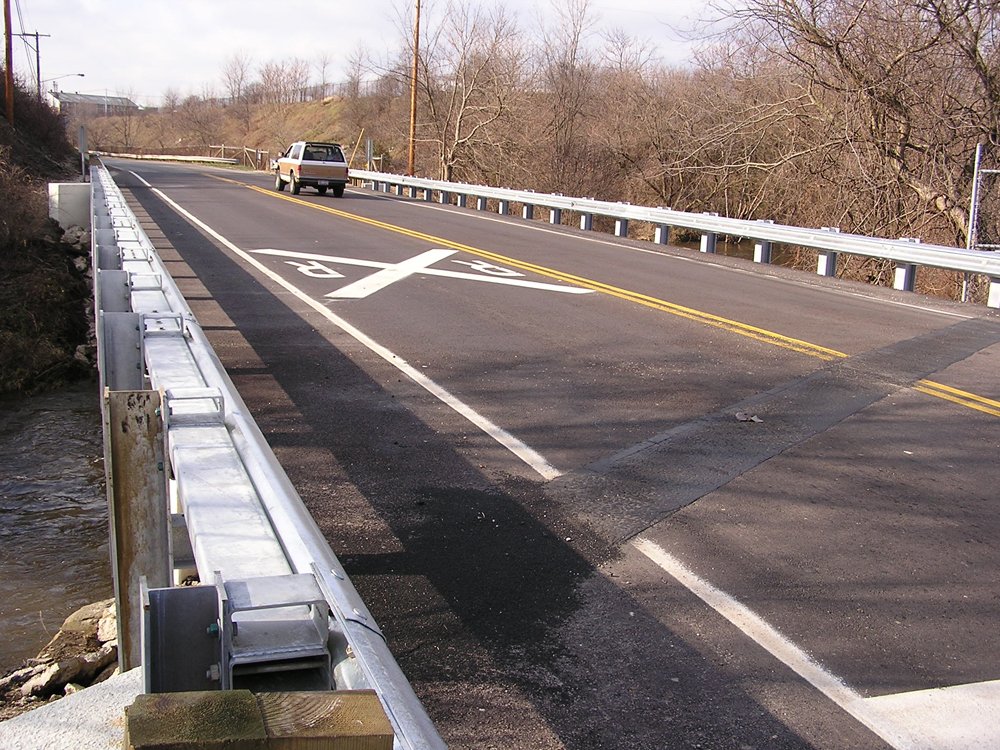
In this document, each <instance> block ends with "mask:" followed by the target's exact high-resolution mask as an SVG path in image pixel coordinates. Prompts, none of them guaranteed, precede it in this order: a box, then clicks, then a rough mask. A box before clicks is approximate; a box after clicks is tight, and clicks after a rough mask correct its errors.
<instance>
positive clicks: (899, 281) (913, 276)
mask: <svg viewBox="0 0 1000 750" xmlns="http://www.w3.org/2000/svg"><path fill="white" fill-rule="evenodd" d="M916 281H917V267H916V266H915V265H913V264H912V263H900V264H897V265H896V273H895V277H894V278H893V282H892V288H893V289H898V290H900V291H901V292H912V291H913V286H914V284H916Z"/></svg>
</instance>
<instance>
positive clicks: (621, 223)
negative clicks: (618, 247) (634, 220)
mask: <svg viewBox="0 0 1000 750" xmlns="http://www.w3.org/2000/svg"><path fill="white" fill-rule="evenodd" d="M615 237H628V219H615Z"/></svg>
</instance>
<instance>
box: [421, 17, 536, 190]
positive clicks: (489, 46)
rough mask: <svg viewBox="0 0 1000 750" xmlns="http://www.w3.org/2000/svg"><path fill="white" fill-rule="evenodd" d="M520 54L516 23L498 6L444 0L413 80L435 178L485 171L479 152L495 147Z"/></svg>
mask: <svg viewBox="0 0 1000 750" xmlns="http://www.w3.org/2000/svg"><path fill="white" fill-rule="evenodd" d="M520 57H521V48H520V39H519V35H518V31H517V28H516V26H515V24H514V23H513V21H512V19H511V18H510V17H509V16H508V15H507V14H506V12H505V11H504V10H503V8H502V7H500V6H497V7H495V8H494V9H493V10H490V11H486V10H483V9H482V8H481V7H478V6H476V7H470V6H469V5H467V4H465V3H449V4H448V6H447V8H446V10H445V20H444V22H443V23H442V24H441V25H440V26H439V27H438V28H437V29H436V30H435V31H434V32H433V33H432V34H431V35H430V38H429V39H428V41H427V43H426V45H425V51H424V54H423V55H422V56H421V62H422V75H421V77H420V82H419V83H420V87H421V89H422V92H423V103H424V104H425V107H426V110H425V111H426V115H425V116H424V118H423V120H424V121H423V123H422V127H421V131H422V135H423V139H424V140H425V141H427V142H431V143H433V144H434V146H435V150H436V152H437V156H438V170H439V173H440V176H441V179H445V180H451V179H453V178H454V177H455V173H456V170H459V171H461V172H462V174H463V176H465V177H466V178H470V177H472V176H474V175H481V174H482V173H483V172H484V171H488V168H487V169H484V167H485V166H486V165H484V164H483V163H482V158H483V157H484V156H485V155H486V153H488V152H489V151H490V150H493V151H494V153H496V151H497V150H498V149H499V148H500V141H501V140H502V138H503V137H502V132H503V130H504V129H503V128H502V127H501V123H502V122H503V121H504V120H505V118H506V117H507V116H508V115H509V113H510V101H511V99H512V97H513V96H514V95H515V92H516V91H518V90H519V89H520V87H521V81H520V64H519V59H520ZM474 155H477V156H478V158H473V157H474Z"/></svg>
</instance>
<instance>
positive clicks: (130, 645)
mask: <svg viewBox="0 0 1000 750" xmlns="http://www.w3.org/2000/svg"><path fill="white" fill-rule="evenodd" d="M104 400H105V403H104V409H103V412H104V435H105V446H106V448H105V462H106V463H105V475H106V477H107V492H108V504H109V521H110V525H111V550H112V555H111V563H112V571H113V573H114V583H115V606H116V607H117V610H118V661H119V664H120V665H121V669H122V671H123V672H124V671H126V670H129V669H131V668H132V667H135V666H138V665H139V664H140V663H141V660H142V656H141V653H142V652H141V638H140V633H141V630H142V614H143V606H142V596H141V593H140V579H146V580H147V581H148V582H149V584H150V585H151V586H155V587H165V586H169V585H170V578H171V576H170V543H169V534H170V515H169V512H168V508H167V481H166V472H165V466H164V456H163V420H162V419H161V416H160V414H161V411H160V409H161V405H160V394H159V392H158V391H111V390H107V391H105V395H104Z"/></svg>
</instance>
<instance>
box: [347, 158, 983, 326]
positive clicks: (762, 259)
mask: <svg viewBox="0 0 1000 750" xmlns="http://www.w3.org/2000/svg"><path fill="white" fill-rule="evenodd" d="M351 178H352V180H354V181H355V182H356V183H361V184H364V183H370V184H371V186H372V189H374V190H376V191H380V192H390V191H391V189H392V188H393V187H394V188H395V190H396V193H397V195H404V194H406V193H407V192H408V194H409V196H410V197H411V198H416V197H417V196H418V194H420V193H423V197H424V200H426V201H433V200H434V199H435V196H436V198H437V200H438V201H439V202H440V203H449V204H450V203H451V202H452V197H453V196H454V197H455V202H456V203H457V205H458V206H459V207H461V208H466V207H468V205H469V201H470V199H472V200H474V201H475V207H476V208H477V209H479V210H485V209H486V208H487V204H488V202H489V201H494V202H495V204H496V206H497V210H498V212H499V213H500V214H503V215H507V214H509V213H510V209H511V205H512V204H519V205H520V206H521V216H522V218H525V219H533V218H534V211H535V208H542V209H547V210H548V211H549V222H550V223H552V224H561V223H562V218H563V212H567V211H568V212H572V213H575V214H577V215H579V217H580V228H581V229H592V228H593V223H594V217H595V216H605V217H609V218H612V219H614V220H615V235H616V236H618V237H626V236H627V235H628V225H629V222H630V221H637V222H645V223H648V224H652V225H653V226H654V227H655V229H654V242H656V243H657V244H661V245H666V244H667V243H668V242H669V239H670V229H671V228H672V227H679V228H683V229H691V230H695V231H697V232H698V233H699V234H701V251H702V252H705V253H714V252H715V248H716V242H717V238H718V237H719V236H724V237H726V236H728V237H741V238H747V239H751V240H753V242H754V260H755V261H756V262H758V263H770V262H771V254H772V246H773V244H775V243H778V244H783V245H790V246H798V247H805V248H810V249H812V250H815V251H817V253H818V261H817V266H816V272H817V273H818V274H820V275H821V276H835V275H836V272H837V256H838V254H841V253H843V254H847V255H862V256H866V257H869V258H883V259H886V260H890V261H893V262H894V263H895V264H896V272H895V279H894V284H893V286H894V287H895V288H896V289H899V290H903V291H910V292H912V291H913V289H914V284H915V281H916V274H917V268H918V267H920V266H931V267H936V268H943V269H947V270H951V271H958V272H961V273H968V274H981V275H983V276H986V277H987V278H988V279H989V294H988V299H987V302H986V304H987V306H988V307H994V308H1000V253H995V252H984V251H976V250H965V249H961V248H955V247H946V246H944V245H930V244H924V243H921V242H919V241H917V240H914V239H909V238H903V239H898V240H890V239H880V238H877V237H866V236H863V235H856V234H844V233H841V232H840V231H839V230H838V229H835V228H828V227H827V228H822V229H804V228H801V227H793V226H787V225H783V224H775V223H773V222H771V221H747V220H743V219H729V218H726V217H723V216H718V215H716V214H708V213H702V214H698V213H688V212H685V211H674V210H672V209H669V208H648V207H643V206H633V205H631V204H628V203H612V202H609V201H597V200H591V199H588V198H571V197H567V196H563V195H552V194H545V193H535V192H532V191H529V190H510V189H507V188H493V187H487V186H485V185H467V184H464V183H455V182H442V181H439V180H428V179H424V178H421V177H407V176H404V175H393V174H385V173H382V172H369V171H365V170H357V169H352V170H351Z"/></svg>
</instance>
